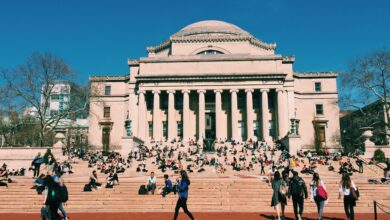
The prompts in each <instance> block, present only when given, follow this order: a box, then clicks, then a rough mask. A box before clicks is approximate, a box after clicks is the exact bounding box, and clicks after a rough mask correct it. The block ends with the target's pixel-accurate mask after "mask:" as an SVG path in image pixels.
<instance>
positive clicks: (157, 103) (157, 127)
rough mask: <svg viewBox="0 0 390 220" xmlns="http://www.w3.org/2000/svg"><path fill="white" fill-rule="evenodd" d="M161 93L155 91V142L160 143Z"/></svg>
mask: <svg viewBox="0 0 390 220" xmlns="http://www.w3.org/2000/svg"><path fill="white" fill-rule="evenodd" d="M160 124H161V120H160V91H158V90H154V91H153V139H154V140H155V141H160V140H161V136H160V132H161V131H160V130H161V129H160V127H161V126H160Z"/></svg>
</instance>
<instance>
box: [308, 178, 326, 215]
mask: <svg viewBox="0 0 390 220" xmlns="http://www.w3.org/2000/svg"><path fill="white" fill-rule="evenodd" d="M318 188H320V190H318ZM321 188H322V189H321ZM321 190H323V191H325V194H326V195H325V197H324V195H323V193H321V192H320V193H319V191H321ZM310 192H311V194H310V198H311V201H314V202H315V203H316V205H317V212H318V219H319V220H322V219H323V218H322V215H323V213H324V206H325V204H326V203H327V202H328V196H327V193H326V192H327V190H326V187H325V184H324V182H323V181H322V180H321V179H320V175H318V173H314V174H313V179H312V180H311V182H310Z"/></svg>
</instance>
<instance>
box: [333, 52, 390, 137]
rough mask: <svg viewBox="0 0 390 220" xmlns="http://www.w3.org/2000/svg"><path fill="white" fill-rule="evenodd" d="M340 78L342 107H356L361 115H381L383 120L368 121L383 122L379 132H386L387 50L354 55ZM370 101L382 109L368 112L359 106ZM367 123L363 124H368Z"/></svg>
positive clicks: (389, 94)
mask: <svg viewBox="0 0 390 220" xmlns="http://www.w3.org/2000/svg"><path fill="white" fill-rule="evenodd" d="M341 77H342V86H343V88H342V91H343V92H342V96H341V98H340V99H341V103H342V106H343V107H344V108H349V109H351V108H354V109H357V110H359V111H360V112H361V114H362V117H371V114H378V113H380V114H383V115H384V120H383V119H382V121H381V122H378V121H372V120H369V121H370V123H371V124H372V125H374V124H377V123H383V124H384V126H383V128H382V132H383V134H386V130H390V123H389V122H390V120H389V119H390V104H389V103H390V50H386V49H383V50H378V51H375V52H373V53H371V54H368V55H366V56H364V57H360V58H357V59H356V60H354V61H353V62H352V64H351V67H350V69H349V71H348V72H346V73H343V74H342V75H341ZM373 102H379V104H380V106H382V108H383V110H381V111H380V112H368V111H367V109H368V108H363V107H364V106H366V105H368V104H369V103H373ZM376 118H378V117H376ZM371 124H365V125H363V126H372V125H371Z"/></svg>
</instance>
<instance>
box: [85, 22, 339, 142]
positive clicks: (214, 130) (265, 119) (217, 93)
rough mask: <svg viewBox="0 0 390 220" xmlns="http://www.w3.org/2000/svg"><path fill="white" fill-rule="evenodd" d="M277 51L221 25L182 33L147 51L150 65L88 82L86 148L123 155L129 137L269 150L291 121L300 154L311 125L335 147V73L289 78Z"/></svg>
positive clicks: (140, 62) (140, 63)
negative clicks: (258, 145)
mask: <svg viewBox="0 0 390 220" xmlns="http://www.w3.org/2000/svg"><path fill="white" fill-rule="evenodd" d="M275 48H276V44H268V43H264V42H262V41H261V40H259V39H257V38H255V37H254V36H252V35H251V34H249V33H248V32H246V31H244V30H242V29H240V28H239V27H237V26H235V25H232V24H229V23H226V22H222V21H202V22H197V23H194V24H191V25H189V26H187V27H185V28H183V29H182V30H180V31H179V32H178V33H176V34H173V35H172V36H171V37H170V38H169V39H168V40H166V41H164V42H163V43H162V44H160V45H157V46H155V47H148V48H147V50H148V57H141V58H139V59H137V60H128V65H129V67H130V72H129V75H127V76H115V77H106V76H104V77H91V78H90V82H91V85H92V87H91V88H92V89H93V90H94V91H96V92H95V93H93V94H94V95H93V97H91V105H90V117H89V126H90V128H89V129H90V130H89V143H90V144H91V145H94V146H97V147H103V145H104V143H105V144H108V145H109V146H110V147H112V146H114V147H115V146H118V147H121V148H127V147H131V145H132V142H131V139H132V138H134V137H135V138H136V139H137V140H142V141H145V142H149V141H151V140H156V141H160V140H163V141H164V140H172V139H181V140H183V141H188V140H190V139H192V140H196V141H199V140H200V141H202V140H203V139H231V138H233V139H235V140H240V141H242V140H248V139H252V140H261V139H264V140H265V141H268V142H271V141H272V140H277V139H280V138H282V137H285V136H286V135H288V133H289V131H290V123H291V122H290V119H292V118H297V119H299V135H300V137H301V141H300V143H301V144H302V147H306V148H313V144H314V136H315V129H314V125H315V124H317V125H319V126H320V127H321V130H320V132H321V134H318V135H321V138H322V142H323V144H324V145H326V146H329V147H334V146H338V145H339V143H338V142H337V140H338V137H339V120H338V105H337V101H338V93H337V87H336V78H337V73H333V72H325V73H316V72H314V73H299V72H294V71H293V63H294V57H283V56H281V55H278V54H275ZM104 114H106V115H104ZM107 138H109V139H108V140H109V143H107ZM201 143H202V142H201Z"/></svg>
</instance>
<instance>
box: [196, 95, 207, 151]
mask: <svg viewBox="0 0 390 220" xmlns="http://www.w3.org/2000/svg"><path fill="white" fill-rule="evenodd" d="M205 93H206V90H198V94H199V109H198V114H199V122H198V123H199V125H198V128H199V131H198V134H199V137H198V141H199V143H201V144H202V143H203V139H204V138H205V136H206V135H205V132H206V118H205V117H206V116H205Z"/></svg>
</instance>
